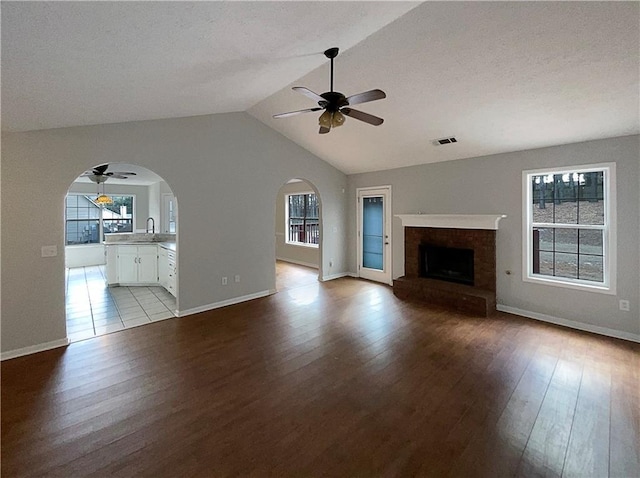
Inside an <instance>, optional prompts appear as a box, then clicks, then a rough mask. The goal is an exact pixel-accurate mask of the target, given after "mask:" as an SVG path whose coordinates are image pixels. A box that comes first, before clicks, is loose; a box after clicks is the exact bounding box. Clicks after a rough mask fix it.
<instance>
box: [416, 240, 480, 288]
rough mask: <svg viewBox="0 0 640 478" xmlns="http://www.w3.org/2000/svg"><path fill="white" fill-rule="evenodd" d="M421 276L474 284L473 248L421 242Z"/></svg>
mask: <svg viewBox="0 0 640 478" xmlns="http://www.w3.org/2000/svg"><path fill="white" fill-rule="evenodd" d="M420 276H421V277H428V278H430V279H438V280H444V281H449V282H457V283H459V284H467V285H473V249H458V248H455V247H442V246H433V245H430V244H420Z"/></svg>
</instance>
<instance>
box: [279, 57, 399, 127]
mask: <svg viewBox="0 0 640 478" xmlns="http://www.w3.org/2000/svg"><path fill="white" fill-rule="evenodd" d="M338 52H339V49H338V48H329V49H328V50H326V51H325V52H324V55H325V56H326V57H327V58H329V59H330V60H331V90H330V91H327V92H325V93H322V94H321V95H319V94H317V93H314V92H313V91H311V90H310V89H308V88H305V87H303V86H294V87H293V90H294V91H298V92H299V93H302V94H303V95H305V96H307V97H309V98H311V99H312V100H314V101H315V102H317V103H318V106H317V107H316V108H307V109H305V110H298V111H290V112H288V113H280V114H277V115H273V117H274V118H286V117H288V116H295V115H299V114H302V113H310V112H313V111H320V110H324V112H323V113H322V114H321V115H320V117H319V118H318V124H319V125H320V131H319V133H320V134H326V133H328V132H329V131H331V128H338V127H340V126H342V125H343V124H344V122H345V120H346V116H349V117H350V118H354V119H357V120H359V121H363V122H365V123H368V124H370V125H373V126H380V125H381V124H382V123H383V122H384V120H383V119H382V118H378V117H377V116H374V115H371V114H369V113H365V112H364V111H359V110H354V109H353V108H349V106H352V105H357V104H360V103H367V102H369V101H376V100H381V99H383V98H386V97H387V95H386V94H385V92H384V91H382V90H377V89H376V90H370V91H365V92H364V93H358V94H356V95H351V96H349V97H346V96H345V95H343V94H342V93H340V92H337V91H333V59H334V58H335V57H336V56H338Z"/></svg>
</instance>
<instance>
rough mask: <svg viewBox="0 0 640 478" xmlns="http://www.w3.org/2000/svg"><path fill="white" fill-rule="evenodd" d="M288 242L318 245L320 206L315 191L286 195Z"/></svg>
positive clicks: (311, 245)
mask: <svg viewBox="0 0 640 478" xmlns="http://www.w3.org/2000/svg"><path fill="white" fill-rule="evenodd" d="M285 203H286V204H285V205H286V211H287V216H286V221H287V233H286V234H287V241H286V242H287V244H296V245H304V246H310V247H318V242H319V240H320V208H319V205H318V199H317V197H316V195H315V194H313V193H303V194H287V195H285Z"/></svg>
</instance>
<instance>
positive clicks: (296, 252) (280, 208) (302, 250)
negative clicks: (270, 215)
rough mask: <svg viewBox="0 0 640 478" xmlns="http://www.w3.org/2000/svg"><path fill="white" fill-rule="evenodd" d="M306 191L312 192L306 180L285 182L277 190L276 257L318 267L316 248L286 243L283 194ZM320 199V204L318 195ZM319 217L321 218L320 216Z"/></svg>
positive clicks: (312, 189)
mask: <svg viewBox="0 0 640 478" xmlns="http://www.w3.org/2000/svg"><path fill="white" fill-rule="evenodd" d="M308 192H314V188H313V187H312V186H311V185H310V184H309V183H307V182H306V181H301V182H296V183H290V184H285V185H284V186H282V188H280V191H279V192H278V199H276V258H278V259H282V260H285V261H290V262H294V263H297V264H303V265H309V266H313V267H318V258H319V257H318V249H316V248H313V247H306V246H296V245H293V244H287V243H286V232H287V228H286V224H285V223H286V208H285V194H296V193H308ZM320 201H321V206H322V197H320ZM320 219H321V220H322V217H321V218H320Z"/></svg>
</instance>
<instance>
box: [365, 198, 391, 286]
mask: <svg viewBox="0 0 640 478" xmlns="http://www.w3.org/2000/svg"><path fill="white" fill-rule="evenodd" d="M390 199H391V187H390V186H384V187H380V188H363V189H358V275H359V276H360V277H362V278H363V279H369V280H374V281H378V282H384V283H386V284H391V283H392V280H391V204H390Z"/></svg>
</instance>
